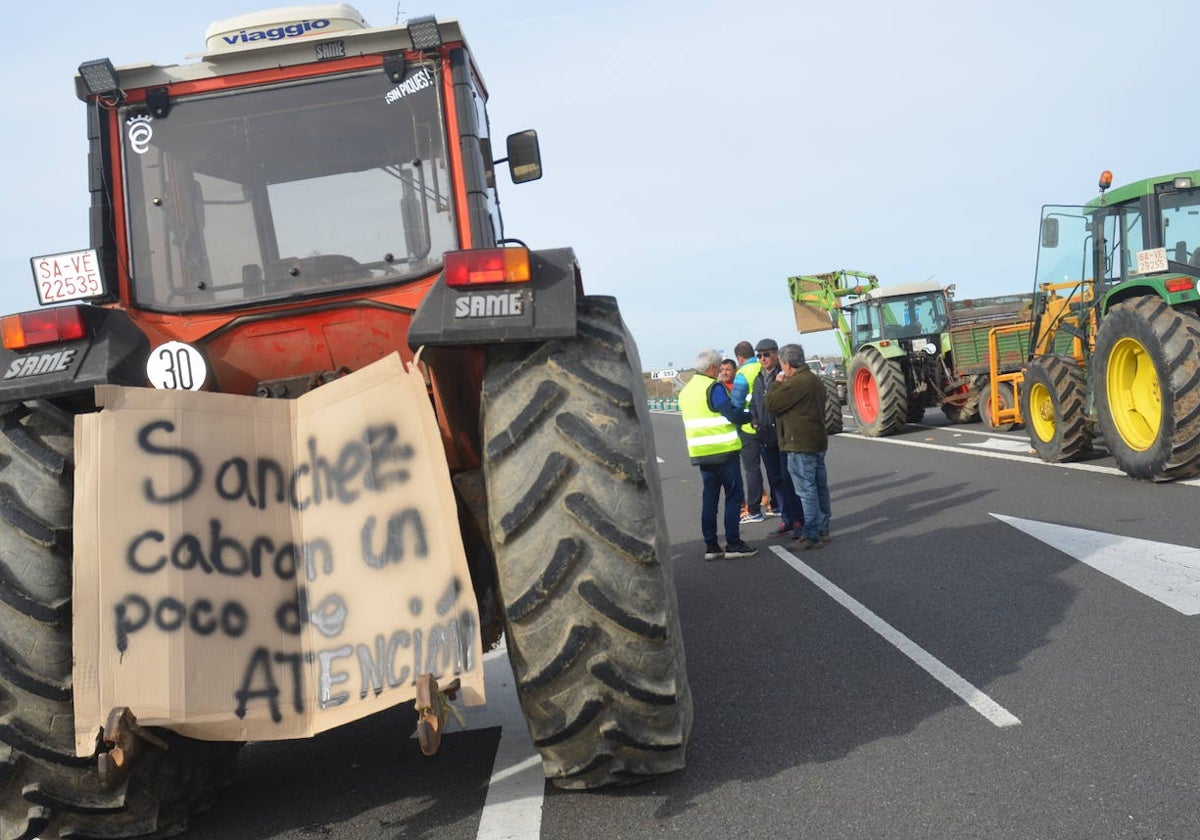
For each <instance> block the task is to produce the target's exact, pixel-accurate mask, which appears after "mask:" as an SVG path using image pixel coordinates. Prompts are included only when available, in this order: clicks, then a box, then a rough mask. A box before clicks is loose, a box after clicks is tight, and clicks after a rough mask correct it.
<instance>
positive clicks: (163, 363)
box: [146, 341, 208, 391]
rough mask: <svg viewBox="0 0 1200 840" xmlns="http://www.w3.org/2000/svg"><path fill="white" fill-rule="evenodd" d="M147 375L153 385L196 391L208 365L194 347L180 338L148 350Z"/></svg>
mask: <svg viewBox="0 0 1200 840" xmlns="http://www.w3.org/2000/svg"><path fill="white" fill-rule="evenodd" d="M146 377H147V378H148V379H149V380H150V384H151V385H153V386H154V387H155V388H167V389H170V390H174V391H199V390H200V388H201V387H202V386H203V385H204V380H205V379H207V378H208V365H207V364H205V362H204V357H203V356H201V355H200V351H199V350H197V349H196V348H195V347H192V346H191V345H190V344H184V343H183V342H182V341H168V342H167V343H166V344H160V345H159V346H158V347H155V348H154V349H153V350H151V351H150V358H149V359H147V360H146Z"/></svg>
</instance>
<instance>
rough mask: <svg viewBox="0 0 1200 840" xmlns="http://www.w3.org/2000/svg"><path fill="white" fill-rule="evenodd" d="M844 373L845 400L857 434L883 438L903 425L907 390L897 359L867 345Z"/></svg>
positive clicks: (905, 417)
mask: <svg viewBox="0 0 1200 840" xmlns="http://www.w3.org/2000/svg"><path fill="white" fill-rule="evenodd" d="M846 374H847V375H846V390H847V393H846V401H847V402H848V403H849V404H850V411H851V413H852V414H853V415H854V422H855V424H856V425H857V426H858V433H859V434H860V435H866V436H867V437H884V436H886V435H892V434H895V433H896V432H898V431H900V430H901V429H903V428H904V424H905V423H907V422H908V391H907V389H906V387H905V384H904V371H903V370H902V369H901V367H900V362H899V361H896V360H894V359H885V358H884V357H883V356H882V355H880V353H879V351H877V350H875V349H873V348H868V349H866V350H860V351H859V352H858V353H857V354H855V356H854V358H852V359H851V360H850V367H849V369H848V370H847V372H846Z"/></svg>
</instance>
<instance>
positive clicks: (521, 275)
mask: <svg viewBox="0 0 1200 840" xmlns="http://www.w3.org/2000/svg"><path fill="white" fill-rule="evenodd" d="M442 260H443V265H444V267H445V270H446V285H447V286H482V285H485V284H488V283H528V282H529V275H530V272H529V249H527V248H484V249H480V250H477V251H447V252H446V254H445V256H444V257H443V258H442Z"/></svg>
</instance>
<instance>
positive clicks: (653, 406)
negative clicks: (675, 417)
mask: <svg viewBox="0 0 1200 840" xmlns="http://www.w3.org/2000/svg"><path fill="white" fill-rule="evenodd" d="M646 407H647V408H649V409H650V410H651V411H679V400H678V399H677V398H675V397H650V398H648V399H647V400H646Z"/></svg>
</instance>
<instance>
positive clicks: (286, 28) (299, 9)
mask: <svg viewBox="0 0 1200 840" xmlns="http://www.w3.org/2000/svg"><path fill="white" fill-rule="evenodd" d="M367 28H369V27H368V25H367V21H366V20H365V19H364V18H363V16H362V15H361V14H360V13H359V11H358V9H356V8H354V7H353V6H351V5H350V4H349V3H329V4H326V5H320V6H285V7H283V8H279V9H266V10H264V11H261V12H252V13H251V14H248V15H239V16H238V17H232V18H227V19H225V20H218V21H216V22H215V23H213V24H211V25H210V26H209V27H208V29H207V30H205V32H204V38H205V47H206V48H207V50H208V51H209V52H221V51H223V50H236V49H242V48H245V47H248V46H252V45H265V44H267V43H272V42H276V43H277V42H279V41H287V40H291V39H293V38H303V37H305V36H307V35H320V34H322V33H324V32H336V31H338V30H343V31H344V30H356V29H367Z"/></svg>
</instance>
